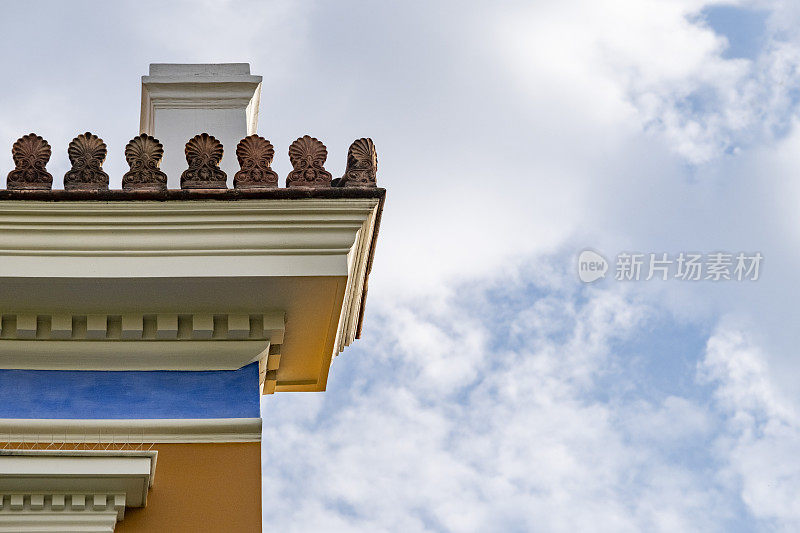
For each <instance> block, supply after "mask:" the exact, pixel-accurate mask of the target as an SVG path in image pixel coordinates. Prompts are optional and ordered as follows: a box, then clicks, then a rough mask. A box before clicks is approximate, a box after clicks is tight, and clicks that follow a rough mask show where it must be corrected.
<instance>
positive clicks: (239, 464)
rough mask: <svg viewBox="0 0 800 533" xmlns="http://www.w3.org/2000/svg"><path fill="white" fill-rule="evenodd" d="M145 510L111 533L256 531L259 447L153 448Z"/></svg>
mask: <svg viewBox="0 0 800 533" xmlns="http://www.w3.org/2000/svg"><path fill="white" fill-rule="evenodd" d="M153 449H155V450H158V462H157V463H156V476H155V483H154V484H153V488H152V489H151V490H150V492H149V494H148V495H147V506H146V507H145V508H142V509H132V508H128V509H126V510H125V518H124V520H123V521H122V522H119V523H118V524H117V528H116V529H115V533H131V532H140V531H147V532H159V533H160V532H170V533H182V532H200V531H202V532H205V533H217V532H219V533H223V532H224V533H234V532H235V533H240V532H241V533H251V532H260V531H261V445H260V443H258V442H246V443H235V444H156V445H155V446H154V447H153Z"/></svg>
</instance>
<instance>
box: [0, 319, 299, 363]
mask: <svg viewBox="0 0 800 533" xmlns="http://www.w3.org/2000/svg"><path fill="white" fill-rule="evenodd" d="M0 320H1V321H2V330H1V331H2V337H1V338H0V354H2V355H0V368H4V369H29V370H237V369H239V368H242V367H243V366H246V365H248V364H250V363H253V362H256V361H261V360H265V359H266V358H267V356H268V352H269V347H270V345H271V344H272V345H280V344H281V343H282V342H283V335H284V320H283V313H267V314H253V315H248V314H210V313H201V314H191V313H183V314H180V315H178V314H177V313H153V314H142V313H126V314H119V315H106V314H92V315H66V314H58V313H55V314H48V313H45V312H40V313H39V314H36V315H34V314H27V313H23V314H11V313H2V316H1V317H0Z"/></svg>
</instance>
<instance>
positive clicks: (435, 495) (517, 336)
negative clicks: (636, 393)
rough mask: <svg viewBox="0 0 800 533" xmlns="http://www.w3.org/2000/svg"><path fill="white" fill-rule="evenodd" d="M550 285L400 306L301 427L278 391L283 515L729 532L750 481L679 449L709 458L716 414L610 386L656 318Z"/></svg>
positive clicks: (486, 526)
mask: <svg viewBox="0 0 800 533" xmlns="http://www.w3.org/2000/svg"><path fill="white" fill-rule="evenodd" d="M560 275H561V276H562V277H565V276H568V274H565V273H563V272H562V273H560ZM503 285H505V284H503ZM565 285H567V286H569V284H565ZM544 288H545V287H544V285H539V286H532V285H530V284H527V283H522V284H516V283H515V284H512V285H510V286H508V285H506V286H505V287H503V289H504V290H506V291H508V292H507V293H506V296H507V297H504V298H490V299H486V298H485V296H486V294H487V293H491V292H492V290H491V289H490V290H488V291H487V292H484V290H477V289H476V290H469V291H467V292H466V293H462V295H461V296H460V297H458V298H453V299H452V300H449V301H448V305H447V306H445V307H442V308H441V309H440V310H438V311H431V310H430V309H422V310H420V309H417V308H406V309H402V310H400V311H398V309H397V308H393V309H389V310H386V311H385V312H384V313H381V317H382V318H381V321H380V323H379V324H377V323H375V322H374V321H373V324H372V326H371V328H370V329H369V333H368V334H367V338H366V339H363V340H362V342H365V343H366V344H368V346H369V348H368V349H367V350H365V351H363V352H361V353H355V352H351V353H345V354H344V355H343V356H342V357H340V358H339V359H337V361H336V362H335V364H334V375H335V378H334V380H332V381H331V383H332V387H331V390H329V391H328V392H326V393H325V400H324V403H325V404H326V407H325V408H323V409H315V410H314V415H313V416H311V417H309V416H304V417H302V419H301V420H300V421H295V420H294V417H295V416H296V415H297V413H298V409H297V408H296V407H289V405H290V404H291V403H292V402H294V401H295V400H297V397H296V395H295V396H290V397H280V395H278V396H274V397H270V398H266V399H265V400H264V402H263V407H264V416H265V420H267V423H266V430H265V433H264V443H265V444H264V446H265V447H264V450H265V452H264V467H265V469H264V472H265V489H264V490H265V492H264V506H265V516H267V517H270V518H269V519H268V521H267V524H269V525H270V527H278V528H280V529H286V530H296V531H303V530H308V529H311V528H313V527H315V526H318V525H320V524H327V525H326V526H325V528H326V529H328V530H334V531H337V530H338V531H397V530H403V531H423V530H424V531H527V530H542V531H576V530H592V531H615V532H618V531H642V530H650V531H675V530H693V531H718V530H723V529H724V524H726V523H728V521H729V520H730V519H731V517H732V516H734V515H735V513H736V511H735V507H736V501H737V500H736V494H735V491H732V492H726V491H728V490H729V489H727V488H726V487H723V486H720V485H718V484H717V483H716V482H715V481H714V479H713V476H711V477H709V476H707V475H706V474H705V473H704V472H702V471H696V470H694V469H693V468H692V467H691V465H689V464H686V463H685V458H684V457H681V455H680V453H677V455H676V450H680V449H684V448H689V449H691V448H693V447H695V448H700V449H701V450H702V447H703V442H704V440H705V439H706V438H708V437H709V434H710V432H711V431H712V428H713V424H712V423H711V420H710V419H711V415H710V414H709V413H707V412H706V410H705V407H704V406H703V405H702V404H698V403H697V402H696V401H693V400H690V399H687V398H683V397H678V396H674V395H670V396H665V397H663V398H661V399H658V400H644V399H641V400H640V401H635V402H629V401H627V400H625V398H626V394H627V391H626V390H625V387H620V388H613V389H610V390H603V389H602V387H603V383H605V382H606V377H607V376H608V375H609V374H611V373H613V372H615V370H614V369H615V368H619V367H620V365H623V366H624V365H625V364H626V361H627V359H626V357H627V356H626V355H624V352H623V353H620V351H619V350H620V346H624V345H625V343H626V342H629V341H631V340H632V339H633V338H635V337H636V335H637V331H638V330H639V329H640V328H642V327H645V326H647V323H648V322H649V318H648V317H650V316H651V315H652V313H653V312H654V310H653V309H652V308H650V307H649V306H645V305H642V304H639V303H636V302H635V300H634V299H632V298H631V297H629V296H625V295H624V294H620V293H618V292H616V291H610V290H606V291H589V292H588V293H586V294H577V293H574V291H572V290H569V289H568V290H558V289H553V288H552V287H550V288H548V289H547V290H546V291H545V295H544V296H541V297H540V296H536V295H535V294H536V293H538V292H539V291H541V290H544ZM509 295H516V296H511V297H508V296H509ZM373 313H374V311H373ZM508 314H510V315H511V316H516V317H517V318H516V319H512V320H510V321H509V320H506V317H507V316H508ZM412 316H413V317H415V318H414V319H413V320H412V319H411V318H410V317H412ZM495 316H496V317H497V318H493V317H495ZM478 317H482V319H481V320H478ZM398 318H399V320H400V321H401V322H403V324H402V325H401V326H400V327H398V326H397V325H395V324H393V322H394V321H395V320H397V319H398ZM415 321H419V322H424V325H420V324H417V323H416V322H415ZM412 324H413V325H412ZM542 324H546V325H547V326H546V327H544V328H542V327H540V325H542ZM553 324H558V325H559V327H555V328H554V327H552V325H553ZM409 325H412V326H411V327H409ZM465 329H466V330H468V331H469V333H468V334H467V335H465V334H464V332H465ZM612 346H613V347H615V348H612ZM443 369H449V370H450V372H451V373H452V374H453V376H454V377H449V376H444V377H443V375H442V374H441V372H442V371H443ZM465 374H466V375H467V377H465ZM434 377H435V379H436V380H438V381H439V382H440V383H441V387H435V381H433V380H432V379H433V378H434ZM614 382H615V380H612V381H611V383H614ZM285 408H288V411H284V409H285ZM732 508H734V509H732Z"/></svg>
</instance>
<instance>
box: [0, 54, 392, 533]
mask: <svg viewBox="0 0 800 533" xmlns="http://www.w3.org/2000/svg"><path fill="white" fill-rule="evenodd" d="M260 89H261V78H260V77H258V76H252V75H250V73H249V66H248V65H246V64H232V65H152V66H151V71H150V75H149V76H145V77H143V81H142V121H141V132H140V135H138V136H136V137H134V138H133V139H132V140H131V142H130V143H129V144H128V145H127V146H126V147H125V149H124V155H125V158H126V160H127V162H128V164H129V165H130V171H129V172H127V173H126V174H125V175H124V177H123V179H122V187H123V188H122V190H109V189H108V183H109V177H108V175H107V174H106V173H105V171H103V169H102V164H103V161H104V160H105V158H106V155H107V152H108V147H107V146H106V145H105V143H104V142H103V141H102V139H100V138H99V137H98V136H97V135H95V134H93V133H88V132H87V133H84V134H80V135H78V136H76V138H75V139H74V140H73V141H72V143H70V145H69V147H65V149H67V150H68V153H69V158H70V161H71V163H72V168H71V169H70V170H69V172H67V174H66V176H65V177H64V190H52V181H53V180H52V176H51V175H50V174H49V172H48V171H47V168H46V164H47V161H48V160H49V158H50V155H51V150H52V148H51V147H50V145H49V144H48V143H47V141H46V140H45V139H43V138H42V137H40V136H38V135H36V134H30V135H26V136H23V137H22V138H20V140H19V141H17V143H15V144H14V146H13V149H12V153H13V157H14V162H15V165H16V168H14V169H13V170H11V172H10V173H9V176H8V180H7V188H6V189H5V190H2V191H0V227H2V230H0V306H1V308H0V315H1V317H2V318H1V320H2V321H1V323H0V324H1V326H2V328H1V331H0V532H12V531H13V532H23V531H36V532H45V531H53V532H56V531H58V532H63V531H71V532H79V531H81V532H83V531H85V532H89V531H91V532H99V531H108V532H110V531H117V532H132V531H170V532H180V531H209V532H213V531H226V532H228V531H260V530H261V495H260V493H261V459H260V446H261V443H260V441H261V425H262V420H261V418H260V411H259V399H260V395H261V394H272V393H275V392H282V391H324V390H325V387H326V383H327V378H328V370H329V367H330V364H331V360H332V358H333V357H334V356H335V355H337V354H338V353H340V352H341V351H342V350H343V349H344V348H345V347H346V346H347V345H349V344H350V343H351V342H353V340H354V339H356V338H357V337H358V336H359V334H360V330H361V325H362V320H363V317H364V304H365V297H366V290H367V280H368V275H369V271H370V267H371V264H372V258H373V255H374V253H375V243H376V238H377V234H378V227H379V224H380V216H381V211H382V208H383V202H384V196H385V191H384V189H380V188H378V187H377V186H376V183H375V174H376V169H377V156H376V153H375V148H374V145H373V143H372V141H371V140H369V139H359V140H357V141H355V142H354V143H353V145H352V146H351V147H350V151H349V153H348V154H347V169H346V171H345V173H344V175H343V176H342V177H341V178H338V179H332V176H331V174H330V173H329V172H328V171H327V170H325V168H324V165H325V160H326V157H327V150H326V148H325V146H324V145H323V144H322V143H321V142H320V141H318V140H317V139H314V138H313V137H309V136H305V137H301V138H299V139H297V140H296V141H294V142H293V143H292V144H291V146H290V147H289V156H290V160H291V162H292V165H293V170H292V171H291V172H290V173H289V176H288V177H287V179H286V186H285V187H279V186H278V176H277V175H276V173H275V172H274V171H272V169H271V168H270V164H271V162H272V158H273V155H274V147H273V146H272V144H271V143H270V142H269V141H267V140H266V139H263V138H261V137H259V136H257V135H255V130H256V124H257V120H258V103H259V98H260ZM159 139H160V141H159ZM114 150H117V149H116V148H114ZM118 153H119V155H122V147H119V152H118ZM234 153H235V155H236V157H235V158H234V157H233V154H234ZM180 154H183V158H181V157H179V156H180ZM223 156H224V157H223ZM162 157H163V162H164V164H163V165H161V164H160V163H161V160H162ZM341 157H342V159H344V158H345V154H341Z"/></svg>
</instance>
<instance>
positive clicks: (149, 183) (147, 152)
mask: <svg viewBox="0 0 800 533" xmlns="http://www.w3.org/2000/svg"><path fill="white" fill-rule="evenodd" d="M162 157H164V146H163V145H162V144H161V143H160V142H159V141H158V139H156V138H155V137H152V136H150V135H147V134H146V133H142V134H141V135H139V136H138V137H134V138H133V139H131V140H130V142H129V143H128V144H127V145H126V146H125V160H126V161H127V162H128V165H129V166H130V167H131V169H130V170H129V171H128V172H126V173H125V175H124V176H122V188H123V189H124V190H141V191H165V190H167V175H166V174H164V173H163V172H162V171H161V169H160V168H159V166H160V165H161V158H162Z"/></svg>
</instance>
